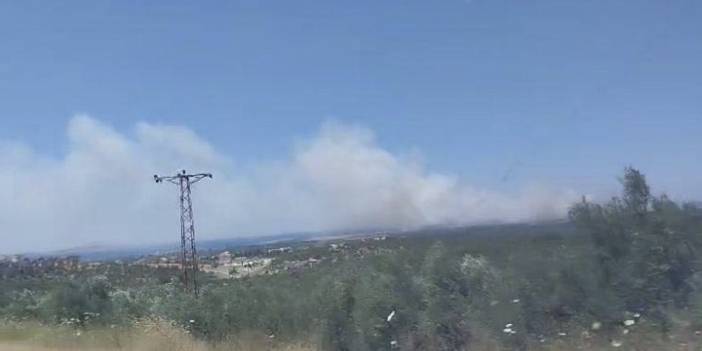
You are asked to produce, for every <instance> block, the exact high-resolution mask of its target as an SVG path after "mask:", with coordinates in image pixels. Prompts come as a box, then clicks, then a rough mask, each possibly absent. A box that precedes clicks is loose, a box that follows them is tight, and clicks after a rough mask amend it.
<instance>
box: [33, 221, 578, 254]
mask: <svg viewBox="0 0 702 351" xmlns="http://www.w3.org/2000/svg"><path fill="white" fill-rule="evenodd" d="M572 229H573V228H572V225H571V224H570V223H569V222H567V221H550V222H537V223H516V224H485V225H472V226H431V227H424V228H419V229H412V230H400V229H394V230H382V229H365V230H353V231H351V230H347V231H329V232H308V233H288V234H279V235H268V236H258V237H244V238H230V239H210V240H199V241H198V242H197V245H198V250H199V252H201V253H205V252H207V251H220V250H224V249H241V248H249V247H260V246H270V245H274V244H281V245H282V244H288V243H295V242H303V241H324V240H338V239H352V238H362V237H368V236H372V235H380V234H382V235H388V236H416V237H421V236H427V237H431V238H435V237H437V236H440V237H443V238H446V239H450V238H451V237H453V236H464V235H472V236H496V237H497V236H500V237H502V236H511V235H534V234H538V235H541V234H548V233H549V232H553V233H560V234H563V233H568V232H571V231H572ZM179 248H180V243H179V242H177V241H173V242H171V243H163V244H154V245H135V246H114V245H113V246H111V245H102V244H90V245H86V246H79V247H74V248H69V249H64V250H57V251H49V252H42V253H28V254H25V256H28V257H42V256H43V257H65V256H79V257H80V258H81V260H83V261H110V260H118V259H122V260H129V259H136V258H139V257H143V256H147V255H165V254H171V253H174V252H177V251H178V250H179Z"/></svg>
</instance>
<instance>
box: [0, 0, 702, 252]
mask: <svg viewBox="0 0 702 351" xmlns="http://www.w3.org/2000/svg"><path fill="white" fill-rule="evenodd" d="M700 18H702V3H700V2H699V1H693V0H689V1H688V0H680V1H647V0H637V1H627V0H623V1H616V2H613V1H597V0H595V1H506V0H505V1H502V0H455V1H454V0H442V1H425V0H400V1H393V0H383V1H354V2H331V1H322V0H314V1H312V0H302V1H211V2H206V3H202V2H191V1H168V2H148V3H143V2H133V1H84V2H83V1H72V2H46V1H23V2H0V121H1V122H2V127H1V128H0V181H1V182H2V184H3V188H2V189H0V211H1V212H0V223H2V226H3V233H4V234H3V236H7V237H8V238H7V239H5V240H4V242H3V246H2V247H0V253H3V252H21V251H29V250H49V249H57V248H65V247H74V246H81V245H85V244H88V243H106V244H120V245H121V244H135V243H136V244H141V243H158V242H164V241H168V240H172V239H177V235H175V238H174V233H175V232H177V230H178V220H177V215H178V213H177V203H175V199H176V196H177V195H176V189H174V188H168V187H167V186H166V185H165V184H159V185H156V184H153V182H152V179H151V176H152V174H153V173H159V174H169V173H174V172H175V171H176V170H178V169H181V168H185V169H188V170H192V171H194V172H197V171H210V172H212V173H214V175H215V177H214V179H213V180H211V181H203V182H202V183H198V184H197V186H196V189H195V193H194V195H193V197H194V201H195V204H194V205H195V211H196V214H195V216H196V224H197V231H198V235H199V237H201V238H223V237H237V236H254V235H263V234H276V233H281V232H291V231H307V230H310V231H325V230H338V229H358V228H370V227H392V228H411V227H417V226H423V225H435V224H472V223H481V222H493V221H522V220H535V219H550V218H558V217H562V216H563V215H564V214H565V211H566V210H567V206H568V204H569V203H570V202H572V201H574V199H577V198H579V197H580V196H582V195H587V196H591V197H592V198H593V199H595V200H598V199H599V200H604V199H607V198H608V197H609V196H612V195H615V194H616V192H617V191H618V188H619V184H618V182H617V177H618V176H619V175H620V174H621V172H622V169H623V168H624V167H625V166H627V165H633V166H635V167H637V168H639V169H641V170H642V171H643V172H644V173H645V174H646V175H647V176H648V179H649V182H650V183H651V185H652V187H653V190H654V192H655V193H661V192H666V193H668V194H670V195H671V196H672V197H673V198H675V199H679V200H699V199H702V180H701V179H702V177H700V176H699V174H700V171H702V169H701V168H702V163H700V162H699V161H698V157H699V156H698V155H699V154H700V150H701V149H702V138H700V134H701V132H702V65H701V64H700V62H702V40H700V38H702V21H700Z"/></svg>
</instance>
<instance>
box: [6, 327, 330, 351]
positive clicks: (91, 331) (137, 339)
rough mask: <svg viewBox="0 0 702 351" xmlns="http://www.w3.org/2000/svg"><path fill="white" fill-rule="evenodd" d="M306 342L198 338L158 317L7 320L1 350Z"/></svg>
mask: <svg viewBox="0 0 702 351" xmlns="http://www.w3.org/2000/svg"><path fill="white" fill-rule="evenodd" d="M316 349H317V348H316V347H312V346H310V345H309V344H305V343H294V342H286V343H278V342H276V341H275V340H273V339H271V338H269V337H267V336H265V335H260V334H257V333H244V334H242V335H239V336H237V338H236V339H234V338H232V339H231V340H228V341H225V342H220V343H216V344H210V343H206V342H204V341H200V340H196V339H195V338H193V337H192V336H191V335H189V333H188V331H187V330H184V329H181V328H176V327H174V326H172V325H171V324H170V323H165V322H164V321H159V320H142V321H136V323H135V325H134V327H133V328H129V329H125V328H86V329H75V328H70V327H57V326H43V325H39V324H31V323H29V324H26V323H25V324H6V325H3V326H1V327H0V350H2V351H30V350H31V351H69V350H77V351H125V350H129V351H225V350H227V351H229V350H232V351H238V350H241V351H243V350H271V351H309V350H316Z"/></svg>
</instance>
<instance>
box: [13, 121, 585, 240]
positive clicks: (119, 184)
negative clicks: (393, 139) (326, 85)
mask: <svg viewBox="0 0 702 351" xmlns="http://www.w3.org/2000/svg"><path fill="white" fill-rule="evenodd" d="M67 136H68V141H69V146H68V150H67V152H66V153H65V155H63V156H62V157H59V158H54V157H48V156H45V155H42V154H38V153H36V152H34V151H33V150H31V148H29V147H27V146H25V145H22V144H18V143H9V142H2V141H0V166H1V167H0V182H1V183H2V184H3V186H2V187H0V199H2V201H0V223H2V224H3V226H2V227H3V230H5V233H3V238H4V239H5V240H4V244H3V247H2V248H1V249H0V252H5V253H8V252H17V251H38V250H48V249H57V248H66V247H74V246H80V245H85V244H86V243H93V242H100V243H109V244H127V243H159V242H168V241H175V240H174V239H175V238H177V236H176V233H177V230H178V222H177V216H178V212H177V203H176V199H177V191H176V189H175V188H173V187H171V186H169V185H170V184H159V185H156V184H154V183H153V180H152V179H151V175H152V174H153V173H159V174H171V173H175V172H177V171H178V170H180V169H187V170H189V171H195V172H197V171H201V170H203V171H205V170H206V171H209V172H212V173H213V174H214V175H215V178H214V179H213V180H211V181H203V182H200V183H198V184H197V185H195V188H196V189H195V190H194V194H193V201H194V202H195V211H196V212H195V217H196V218H195V219H196V226H197V231H198V235H199V237H200V238H230V237H241V236H255V235H263V234H277V233H285V232H294V231H325V230H344V229H349V230H350V229H359V228H404V229H407V228H414V227H420V226H425V225H437V224H473V223H484V222H496V221H499V222H514V221H522V220H535V219H552V218H558V217H562V216H564V215H565V211H566V209H567V207H568V205H569V204H570V203H571V202H572V201H573V200H574V199H575V194H574V193H573V192H572V191H563V190H555V189H548V188H544V187H529V188H527V189H525V190H524V191H522V192H520V193H519V194H518V195H507V194H501V193H498V192H494V191H488V190H483V189H476V188H474V187H471V186H469V185H467V184H464V183H462V182H461V181H460V180H459V179H458V178H456V177H454V176H451V175H445V174H437V173H433V172H430V171H428V170H426V169H424V168H423V166H422V165H421V163H420V162H418V161H416V160H414V159H412V158H404V157H399V156H397V155H394V154H392V153H390V152H388V151H386V150H384V149H383V148H381V147H380V146H379V145H377V143H376V142H375V140H374V136H373V134H372V132H371V131H369V130H367V129H363V128H359V127H350V126H346V125H342V124H335V123H328V124H325V125H324V126H322V128H321V129H320V131H319V133H318V134H317V135H316V136H315V137H313V138H311V139H309V140H305V141H302V142H300V143H299V144H298V145H296V146H295V147H294V148H293V150H292V152H291V154H290V155H289V156H288V157H284V158H283V159H282V160H272V161H270V162H262V163H261V164H260V165H258V166H257V167H256V168H255V169H253V170H251V169H249V170H241V169H236V167H233V166H232V163H233V161H232V159H231V158H229V157H227V156H226V155H223V154H221V153H219V152H217V150H215V148H214V147H213V146H212V145H210V144H209V143H208V142H207V141H205V140H203V139H202V138H201V137H199V136H198V135H196V134H195V133H193V132H192V131H191V130H189V129H187V128H184V127H177V126H164V125H154V124H149V123H138V124H137V125H136V126H135V128H134V131H133V132H131V133H121V132H119V131H117V130H115V129H114V128H112V127H110V126H109V125H107V124H104V123H102V122H100V121H98V120H96V119H93V118H91V117H88V116H76V117H74V118H72V119H71V120H70V122H69V124H68V128H67Z"/></svg>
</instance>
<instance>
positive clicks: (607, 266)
mask: <svg viewBox="0 0 702 351" xmlns="http://www.w3.org/2000/svg"><path fill="white" fill-rule="evenodd" d="M621 182H622V187H623V190H622V194H621V196H619V197H615V198H613V199H611V200H610V201H608V202H606V203H601V204H598V203H592V202H588V201H586V200H585V199H583V201H582V202H579V203H576V204H574V205H573V206H572V208H571V210H570V212H569V221H568V222H567V223H550V224H539V225H504V226H485V227H474V228H457V229H436V230H426V231H422V232H417V233H411V234H407V235H403V236H391V237H388V238H387V239H386V240H347V241H342V242H340V243H337V245H335V246H334V249H333V250H332V249H330V248H329V246H328V245H327V244H326V243H316V244H313V245H309V246H307V247H300V248H296V249H295V250H293V251H292V252H285V253H281V254H277V255H275V256H274V259H273V263H272V267H273V268H276V267H277V268H279V269H278V270H276V273H275V274H264V275H259V276H250V277H244V278H241V279H218V278H216V277H215V276H212V275H206V274H203V276H202V277H201V278H202V279H201V280H202V281H203V284H202V289H201V296H200V297H199V298H197V299H196V298H194V297H192V296H190V295H188V294H186V293H184V292H183V289H182V287H181V284H180V283H179V282H178V280H177V279H175V278H174V277H177V274H178V273H177V271H176V270H175V269H173V268H154V267H148V266H141V265H135V264H130V263H128V262H126V263H110V264H103V265H99V266H95V267H85V268H81V269H70V270H69V269H65V270H64V269H55V270H38V271H22V272H18V271H16V270H12V269H10V268H8V267H9V266H5V268H3V270H2V274H3V275H2V284H0V316H2V322H1V323H2V326H1V327H0V348H1V347H4V346H2V345H7V346H6V347H5V348H4V349H9V350H26V349H28V348H36V349H39V350H42V347H43V348H47V347H48V348H52V349H81V348H82V349H85V350H127V349H129V350H132V349H133V350H165V349H168V350H208V349H211V350H220V349H222V350H224V349H227V350H230V349H242V350H245V349H273V350H317V349H319V350H389V349H398V350H469V349H470V350H527V349H529V350H532V349H533V350H575V349H582V350H600V349H626V350H661V349H675V350H678V349H679V350H698V349H699V347H700V345H701V343H700V341H702V336H699V334H700V333H701V332H700V331H702V292H701V291H700V288H701V287H702V276H700V273H699V272H700V268H701V267H700V260H699V258H700V249H702V210H701V209H700V208H698V207H696V206H693V205H690V204H678V203H675V202H673V201H671V200H670V199H669V198H667V197H666V196H665V195H660V196H656V195H654V194H653V193H652V192H651V190H650V188H649V186H648V184H647V182H646V179H645V177H644V176H643V175H642V174H641V173H640V172H639V171H638V170H636V169H633V168H627V169H626V170H625V172H624V175H623V177H622V179H621ZM383 239H385V238H383ZM309 259H313V260H314V262H317V263H316V264H313V265H306V266H300V268H299V269H283V267H286V263H289V262H306V261H307V260H309Z"/></svg>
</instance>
